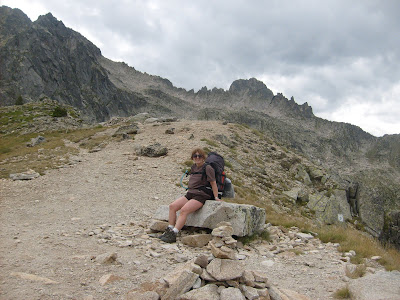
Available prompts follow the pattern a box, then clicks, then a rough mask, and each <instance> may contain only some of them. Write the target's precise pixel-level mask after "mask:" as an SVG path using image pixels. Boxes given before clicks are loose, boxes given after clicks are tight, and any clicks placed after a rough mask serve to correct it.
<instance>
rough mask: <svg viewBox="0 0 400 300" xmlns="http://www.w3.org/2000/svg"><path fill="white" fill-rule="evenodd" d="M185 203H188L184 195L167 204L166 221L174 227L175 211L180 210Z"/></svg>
mask: <svg viewBox="0 0 400 300" xmlns="http://www.w3.org/2000/svg"><path fill="white" fill-rule="evenodd" d="M186 203H188V199H186V197H185V196H182V197H179V198H178V199H176V200H175V201H174V202H172V203H171V204H170V205H169V215H168V223H169V225H172V226H174V227H175V223H176V212H177V211H178V210H180V209H181V208H182V207H183V206H184V205H185V204H186Z"/></svg>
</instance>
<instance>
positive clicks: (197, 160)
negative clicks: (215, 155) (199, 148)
mask: <svg viewBox="0 0 400 300" xmlns="http://www.w3.org/2000/svg"><path fill="white" fill-rule="evenodd" d="M192 159H193V161H194V162H195V163H196V164H197V163H200V162H202V161H203V159H204V157H203V155H201V154H199V153H197V152H196V153H195V154H193V156H192Z"/></svg>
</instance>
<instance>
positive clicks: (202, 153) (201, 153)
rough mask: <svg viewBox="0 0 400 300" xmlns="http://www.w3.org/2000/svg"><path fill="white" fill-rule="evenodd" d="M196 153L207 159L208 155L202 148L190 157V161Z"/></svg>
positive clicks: (194, 151) (193, 152)
mask: <svg viewBox="0 0 400 300" xmlns="http://www.w3.org/2000/svg"><path fill="white" fill-rule="evenodd" d="M196 153H198V154H200V155H201V156H203V157H204V158H206V153H205V152H204V150H203V149H201V148H196V149H194V150H193V151H192V155H191V156H190V159H193V155H195V154H196Z"/></svg>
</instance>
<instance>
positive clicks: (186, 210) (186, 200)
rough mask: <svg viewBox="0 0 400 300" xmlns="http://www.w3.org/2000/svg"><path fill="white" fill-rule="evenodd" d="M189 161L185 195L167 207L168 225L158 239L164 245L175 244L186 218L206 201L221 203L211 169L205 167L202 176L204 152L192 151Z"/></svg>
mask: <svg viewBox="0 0 400 300" xmlns="http://www.w3.org/2000/svg"><path fill="white" fill-rule="evenodd" d="M191 159H192V160H193V162H194V164H193V166H192V168H191V170H190V177H189V183H188V190H187V193H186V195H185V196H182V197H180V198H178V199H176V200H175V201H174V202H172V203H171V204H170V205H169V225H168V227H167V229H166V231H165V232H164V234H163V235H162V236H161V237H160V239H161V240H162V241H164V242H166V243H174V242H176V236H177V234H178V232H179V230H181V229H182V228H183V226H184V225H185V222H186V219H187V216H188V215H189V214H191V213H193V212H195V211H197V210H198V209H200V208H201V207H202V206H203V205H204V203H205V202H206V200H210V199H215V200H217V201H222V200H220V199H219V198H218V187H217V183H216V180H215V171H214V169H213V167H211V166H210V165H206V168H205V173H206V176H203V167H204V162H205V159H206V154H205V152H204V150H203V149H199V148H197V149H194V150H193V151H192V156H191ZM208 183H209V184H210V185H211V188H212V189H211V190H210V189H206V188H205V187H206V186H208V185H209V184H208ZM179 210H180V213H179V217H178V219H177V218H176V212H177V211H179Z"/></svg>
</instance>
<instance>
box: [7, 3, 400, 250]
mask: <svg viewBox="0 0 400 300" xmlns="http://www.w3.org/2000/svg"><path fill="white" fill-rule="evenodd" d="M0 20H1V21H0V22H1V23H0V37H1V43H0V104H1V105H12V104H14V103H15V101H16V99H17V98H18V96H19V95H22V98H23V99H24V101H25V102H31V101H41V100H42V99H45V98H50V99H53V100H56V101H58V102H59V103H62V104H68V105H71V106H73V107H75V108H77V109H79V110H80V111H81V112H82V117H84V118H85V119H86V120H89V121H96V122H100V121H106V120H109V119H110V118H112V117H115V116H131V115H135V114H137V113H140V112H148V113H150V114H152V115H153V116H176V117H179V118H185V119H206V120H224V121H228V122H235V123H242V124H246V125H249V126H251V127H253V128H256V129H258V130H261V131H263V132H266V133H267V134H268V135H269V136H270V137H271V138H273V139H274V140H276V141H277V142H279V143H281V144H282V145H285V146H286V147H287V148H290V149H294V150H296V151H297V152H299V153H301V154H302V155H304V156H305V157H307V158H309V159H310V160H312V161H314V162H316V163H318V164H320V165H321V166H323V167H324V168H327V169H329V170H330V173H332V174H336V175H337V176H339V177H340V178H341V179H340V180H339V181H341V182H344V183H346V184H343V185H342V186H341V188H343V189H345V190H347V192H349V189H350V187H354V186H356V187H359V189H358V190H357V195H356V196H357V201H358V204H359V212H358V213H355V215H354V216H357V215H358V216H360V217H361V219H362V220H363V222H364V223H365V224H366V226H367V228H369V229H370V231H371V233H373V234H374V235H375V236H384V237H385V238H386V239H387V236H388V234H387V231H388V228H392V229H393V228H394V229H393V230H392V229H391V231H390V230H389V231H390V232H400V229H399V228H397V227H398V226H397V225H395V224H396V223H395V222H392V221H391V219H390V218H389V215H390V213H391V212H396V211H397V210H400V187H399V184H398V183H399V182H400V163H399V161H400V153H399V152H400V147H399V138H400V135H391V136H384V137H382V138H377V137H374V136H372V135H370V134H368V133H366V132H364V131H363V130H362V129H360V128H359V127H357V126H353V125H350V124H345V123H337V122H331V121H327V120H323V119H321V118H318V117H316V116H314V114H313V112H312V108H311V107H310V106H309V105H308V104H307V103H305V104H303V105H299V104H297V103H296V102H295V101H294V99H293V98H292V99H290V100H289V99H287V98H285V97H284V96H283V95H282V94H277V95H274V94H273V93H272V91H271V90H269V89H268V87H267V86H266V85H265V84H264V83H262V82H261V81H258V80H257V79H255V78H251V79H248V80H244V79H239V80H236V81H234V82H233V83H232V85H231V86H230V88H229V89H228V90H227V91H225V90H223V89H218V88H213V89H211V90H209V89H207V88H206V87H204V88H202V89H200V90H199V91H198V92H194V91H193V90H190V91H186V90H185V89H182V88H177V87H174V86H173V84H172V83H171V82H170V81H169V80H167V79H163V78H161V77H158V76H153V75H149V74H146V73H142V72H139V71H137V70H135V69H134V68H132V67H129V66H127V65H126V64H125V63H117V62H113V61H111V60H108V59H107V58H104V57H103V56H102V55H101V51H100V50H99V49H98V48H97V47H96V46H95V45H93V44H92V43H91V42H90V41H88V40H87V39H86V38H84V37H83V36H82V35H80V34H79V33H77V32H75V31H73V30H71V29H69V28H66V27H65V26H64V24H63V23H62V22H61V21H58V20H57V19H56V18H54V17H53V16H52V15H51V14H47V15H45V16H41V17H39V18H38V20H37V21H35V22H31V21H30V20H29V18H28V17H27V16H26V15H25V14H24V13H23V12H21V11H20V10H18V9H10V8H8V7H5V6H2V7H0ZM376 203H378V204H379V205H375V204H376ZM391 222H392V223H391ZM396 226H397V227H396ZM396 228H397V229H396ZM392 235H393V234H392V233H390V234H389V236H392ZM389 240H392V238H389ZM393 241H394V243H398V244H399V245H400V239H399V238H398V237H397V235H396V234H394V238H393Z"/></svg>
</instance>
